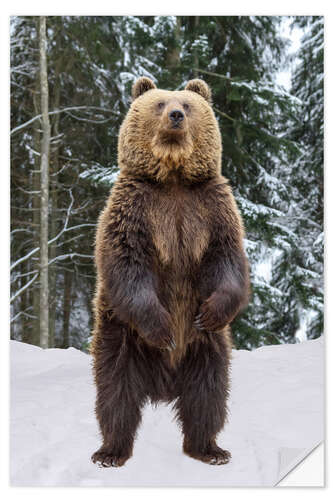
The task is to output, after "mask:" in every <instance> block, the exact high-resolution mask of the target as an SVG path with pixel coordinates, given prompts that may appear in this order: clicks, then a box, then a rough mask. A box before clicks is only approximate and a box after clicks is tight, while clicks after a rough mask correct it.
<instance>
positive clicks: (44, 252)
mask: <svg viewBox="0 0 333 500" xmlns="http://www.w3.org/2000/svg"><path fill="white" fill-rule="evenodd" d="M39 57H40V59H39V61H40V94H41V113H42V119H41V121H42V142H41V183H40V191H41V198H40V314H39V324H40V346H41V347H43V348H47V347H48V346H49V290H48V205H49V151H50V121H49V115H48V112H49V102H48V101H49V91H48V81H47V60H46V17H45V16H41V17H40V18H39Z"/></svg>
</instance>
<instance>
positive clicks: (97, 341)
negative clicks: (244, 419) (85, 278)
mask: <svg viewBox="0 0 333 500" xmlns="http://www.w3.org/2000/svg"><path fill="white" fill-rule="evenodd" d="M132 97H133V103H132V105H131V108H130V110H129V112H128V114H127V116H126V118H125V120H124V122H123V124H122V126H121V129H120V135H119V147H118V154H119V166H120V175H119V177H118V179H117V182H116V183H115V185H114V187H113V189H112V193H111V196H110V198H109V200H108V202H107V205H106V208H105V209H104V211H103V212H102V214H101V216H100V219H99V223H98V230H97V235H96V254H95V256H96V264H97V291H96V296H95V299H94V312H95V328H94V336H93V344H92V354H93V357H94V374H95V382H96V386H97V402H96V415H97V418H98V421H99V424H100V429H101V432H102V436H103V445H102V447H101V448H100V449H99V450H98V451H97V452H96V453H94V455H93V457H92V460H93V461H94V462H97V463H99V464H100V465H102V466H106V467H108V466H120V465H123V464H124V463H125V462H126V460H127V459H128V458H129V457H130V456H131V455H132V449H133V442H134V439H135V434H136V430H137V427H138V425H139V423H140V419H141V410H142V408H143V406H144V404H145V403H146V402H147V401H148V400H151V401H152V402H154V403H155V402H158V401H166V402H172V401H173V402H174V408H175V410H176V412H177V417H178V420H179V422H180V424H181V428H182V431H183V434H184V443H183V449H184V452H185V453H187V454H188V455H190V456H192V457H194V458H197V459H199V460H202V461H204V462H207V463H211V464H222V463H226V462H227V461H228V459H229V457H230V454H229V452H227V451H225V450H222V449H221V448H219V447H218V446H217V445H216V436H217V434H218V432H219V431H220V430H221V429H222V428H223V425H224V422H225V419H226V411H227V410H226V400H227V396H228V387H229V377H228V369H229V360H230V353H231V340H230V328H229V324H230V322H231V321H232V320H233V319H234V317H235V316H236V315H237V313H238V312H239V310H240V309H241V308H242V307H244V306H245V305H246V304H247V301H248V297H249V278H248V264H247V260H246V257H245V254H244V250H243V243H242V238H243V225H242V221H241V218H240V215H239V213H238V209H237V207H236V203H235V201H234V198H233V195H232V192H231V189H230V186H229V185H228V181H227V180H226V179H225V178H224V177H222V176H221V174H220V171H221V152H222V147H221V137H220V132H219V128H218V125H217V122H216V119H215V116H214V113H213V111H212V108H211V106H210V100H211V93H210V89H209V88H208V86H207V85H206V83H205V82H203V81H202V80H192V81H191V82H189V83H188V84H187V86H186V89H185V90H183V91H176V92H171V91H166V90H160V89H157V88H156V87H155V85H154V84H153V82H151V81H150V80H149V79H148V78H141V79H139V80H138V82H136V83H135V84H134V86H133V89H132ZM174 110H177V111H180V112H181V113H182V115H183V119H182V120H178V119H177V120H174V119H172V118H171V117H172V112H173V111H174ZM181 113H178V116H181Z"/></svg>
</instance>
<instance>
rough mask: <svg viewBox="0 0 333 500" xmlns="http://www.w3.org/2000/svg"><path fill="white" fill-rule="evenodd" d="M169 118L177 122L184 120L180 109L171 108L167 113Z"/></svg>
mask: <svg viewBox="0 0 333 500" xmlns="http://www.w3.org/2000/svg"><path fill="white" fill-rule="evenodd" d="M169 118H170V120H172V121H173V122H176V123H178V122H181V121H182V120H184V113H183V112H182V111H180V110H179V109H173V110H172V111H170V113H169Z"/></svg>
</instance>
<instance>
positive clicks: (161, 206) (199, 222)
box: [150, 189, 210, 271]
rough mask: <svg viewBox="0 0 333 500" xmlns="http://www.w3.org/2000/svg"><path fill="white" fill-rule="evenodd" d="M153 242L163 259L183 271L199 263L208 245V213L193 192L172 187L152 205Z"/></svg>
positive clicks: (162, 260) (160, 259) (165, 262)
mask: <svg viewBox="0 0 333 500" xmlns="http://www.w3.org/2000/svg"><path fill="white" fill-rule="evenodd" d="M150 220H151V230H152V239H153V244H154V247H155V249H156V252H157V255H158V258H159V261H160V262H161V263H162V264H164V265H166V266H171V267H172V268H175V269H178V270H179V271H182V270H186V269H187V268H188V267H189V266H192V265H195V264H198V263H199V262H200V260H201V258H202V256H203V254H204V252H205V250H206V249H207V247H208V242H209V236H210V233H209V229H208V213H207V210H206V208H205V206H204V205H203V203H201V202H200V200H199V199H198V198H197V197H196V196H194V195H193V194H192V193H191V192H186V191H183V190H181V189H174V190H170V191H169V192H167V193H162V194H160V195H159V196H157V197H156V198H155V200H154V202H153V203H152V206H151V214H150Z"/></svg>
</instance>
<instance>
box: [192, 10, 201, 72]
mask: <svg viewBox="0 0 333 500" xmlns="http://www.w3.org/2000/svg"><path fill="white" fill-rule="evenodd" d="M199 23H200V17H199V16H194V40H196V38H197V34H198V28H199ZM193 62H194V71H193V74H194V78H198V74H199V73H198V68H199V57H198V49H197V48H196V47H194V49H193Z"/></svg>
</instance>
